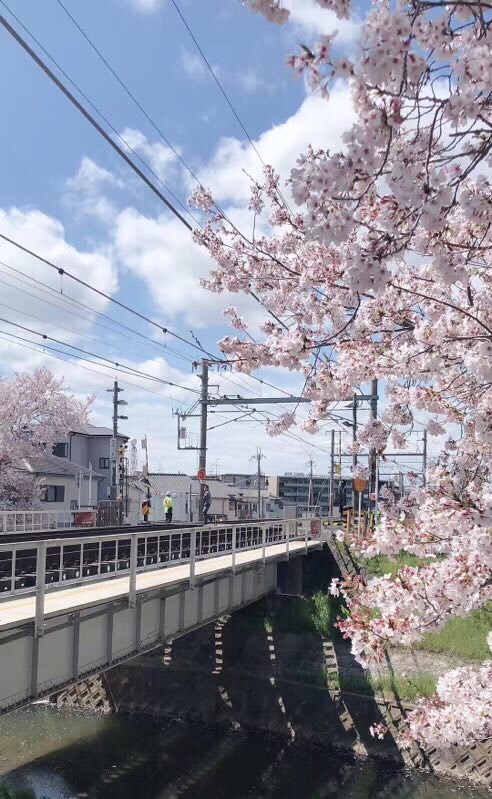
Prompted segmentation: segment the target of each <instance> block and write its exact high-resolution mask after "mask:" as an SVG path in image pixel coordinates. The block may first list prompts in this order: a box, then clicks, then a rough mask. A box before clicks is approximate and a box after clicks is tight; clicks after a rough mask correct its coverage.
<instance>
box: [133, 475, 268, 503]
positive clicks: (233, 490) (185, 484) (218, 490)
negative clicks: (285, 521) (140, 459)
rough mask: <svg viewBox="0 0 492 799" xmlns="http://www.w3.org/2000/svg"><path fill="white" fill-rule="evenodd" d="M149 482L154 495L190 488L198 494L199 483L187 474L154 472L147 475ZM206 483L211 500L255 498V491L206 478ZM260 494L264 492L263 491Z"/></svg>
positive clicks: (185, 491) (186, 490)
mask: <svg viewBox="0 0 492 799" xmlns="http://www.w3.org/2000/svg"><path fill="white" fill-rule="evenodd" d="M149 480H150V482H151V485H152V489H153V490H154V492H155V493H156V494H165V493H166V491H171V492H172V491H178V492H183V493H189V491H190V487H191V492H192V494H199V493H200V481H199V480H197V478H196V477H189V476H188V475H187V474H159V473H156V472H153V473H152V472H150V473H149ZM206 483H207V485H208V487H209V489H210V493H211V495H212V498H215V499H226V498H227V497H232V496H238V495H241V496H243V497H245V498H246V497H249V496H254V497H256V496H257V491H256V489H247V488H239V487H238V486H234V485H228V484H227V483H223V482H222V480H216V479H214V478H212V477H209V478H207V480H206ZM262 494H263V495H265V494H266V492H265V491H264V490H263V491H262Z"/></svg>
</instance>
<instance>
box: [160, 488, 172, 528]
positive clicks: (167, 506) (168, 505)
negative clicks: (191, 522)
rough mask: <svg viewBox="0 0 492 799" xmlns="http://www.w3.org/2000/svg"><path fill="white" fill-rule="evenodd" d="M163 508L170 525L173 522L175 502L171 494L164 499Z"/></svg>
mask: <svg viewBox="0 0 492 799" xmlns="http://www.w3.org/2000/svg"><path fill="white" fill-rule="evenodd" d="M162 507H163V508H164V513H165V514H166V522H168V523H170V522H172V520H173V510H174V501H173V498H172V496H171V494H170V493H169V491H168V492H167V494H166V496H165V497H164V502H163V503H162Z"/></svg>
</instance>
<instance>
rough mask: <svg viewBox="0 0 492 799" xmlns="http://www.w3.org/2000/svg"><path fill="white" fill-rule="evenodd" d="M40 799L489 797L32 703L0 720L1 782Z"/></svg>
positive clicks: (272, 743)
mask: <svg viewBox="0 0 492 799" xmlns="http://www.w3.org/2000/svg"><path fill="white" fill-rule="evenodd" d="M1 780H4V781H6V782H7V783H8V784H10V785H12V786H13V787H16V788H31V789H33V790H34V791H35V793H36V795H37V797H47V799H75V798H76V799H87V798H90V799H180V798H181V797H183V799H246V797H249V798H252V797H254V799H375V798H377V799H383V797H388V799H390V798H391V799H456V797H462V798H463V799H486V797H488V799H490V794H489V793H487V792H486V791H480V790H473V789H471V788H468V787H462V786H457V785H454V784H453V783H447V782H439V781H438V780H437V779H435V778H434V777H431V776H427V775H425V774H417V773H412V774H410V773H408V772H406V771H405V770H402V769H398V768H397V767H396V766H392V765H390V764H384V763H381V762H377V761H373V760H364V761H358V760H355V759H351V758H350V757H345V756H341V755H340V754H338V753H334V752H331V751H328V750H326V749H323V748H320V747H316V746H312V745H310V744H306V743H301V742H294V743H287V742H286V741H285V740H280V739H277V738H274V737H272V736H269V735H264V734H260V733H258V734H245V733H243V732H240V731H236V730H232V729H225V728H223V727H222V728H216V727H210V726H201V725H194V726H186V725H184V724H182V723H180V722H170V723H163V722H153V721H150V720H148V719H142V718H128V717H125V716H119V715H110V716H82V715H78V714H69V713H67V712H60V711H56V710H53V709H52V708H50V707H48V706H35V707H31V708H29V709H27V710H24V711H19V712H16V713H13V714H10V715H9V716H5V717H3V718H2V719H0V781H1Z"/></svg>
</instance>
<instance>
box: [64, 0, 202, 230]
mask: <svg viewBox="0 0 492 799" xmlns="http://www.w3.org/2000/svg"><path fill="white" fill-rule="evenodd" d="M56 2H57V3H58V5H59V6H60V8H62V9H63V11H64V12H65V14H66V15H67V17H68V18H69V19H70V20H71V21H72V23H73V24H74V25H75V27H76V28H77V30H78V31H79V32H80V34H81V35H82V36H83V37H84V39H85V40H86V42H87V43H88V44H89V46H90V47H91V48H92V49H93V50H94V52H95V53H96V54H97V56H98V57H99V58H100V60H101V61H102V63H103V64H104V65H105V66H106V67H107V69H108V70H109V71H110V72H111V74H112V75H113V77H114V78H115V79H116V80H117V81H118V83H119V84H120V86H121V88H122V89H123V91H124V92H125V93H126V94H127V95H128V97H130V99H131V100H132V102H133V103H134V104H135V105H136V107H137V108H138V109H139V110H140V111H141V113H142V114H143V115H144V117H145V119H146V120H147V122H149V123H150V125H151V126H152V128H153V129H154V130H155V132H156V133H157V135H158V136H160V138H161V139H162V141H163V142H164V143H165V144H166V145H167V146H168V147H169V149H170V150H171V151H172V153H173V154H174V155H175V157H176V158H177V159H178V161H179V162H180V164H181V165H182V166H184V168H185V169H186V170H187V171H188V172H189V174H190V175H191V176H192V178H193V179H194V180H195V181H196V182H197V183H198V184H200V180H199V178H198V177H197V175H196V174H195V172H194V171H193V169H192V168H191V167H190V165H189V164H188V163H187V162H186V161H185V159H184V158H183V156H182V155H181V153H180V152H179V150H178V149H177V148H176V147H174V145H173V144H172V143H171V142H170V140H169V139H168V138H167V136H166V135H165V134H164V132H163V131H162V128H161V127H160V126H159V125H158V124H157V122H155V120H154V119H153V118H152V117H151V116H150V114H149V113H148V112H147V111H146V110H145V108H144V107H143V105H142V104H141V103H140V101H139V100H138V98H137V97H136V96H135V94H134V93H133V92H132V91H131V89H130V88H129V87H128V85H127V84H126V83H125V81H124V80H123V79H122V78H121V77H120V75H119V74H118V73H117V72H116V70H115V69H114V67H113V66H112V65H111V64H110V63H109V61H108V59H107V58H106V57H105V56H104V54H103V53H102V52H101V50H100V49H99V48H98V47H97V46H96V44H95V43H94V41H93V40H92V39H91V37H90V36H89V34H88V33H87V31H86V30H84V28H82V26H81V25H80V23H79V22H78V21H77V20H76V19H75V17H74V16H73V14H72V13H71V12H70V11H69V10H68V8H67V7H66V6H65V5H64V3H62V0H56ZM195 221H196V220H195Z"/></svg>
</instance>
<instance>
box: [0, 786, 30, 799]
mask: <svg viewBox="0 0 492 799" xmlns="http://www.w3.org/2000/svg"><path fill="white" fill-rule="evenodd" d="M0 799H36V796H35V795H34V793H33V792H32V791H16V790H15V789H14V788H9V786H8V785H5V784H4V783H2V785H0Z"/></svg>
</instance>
